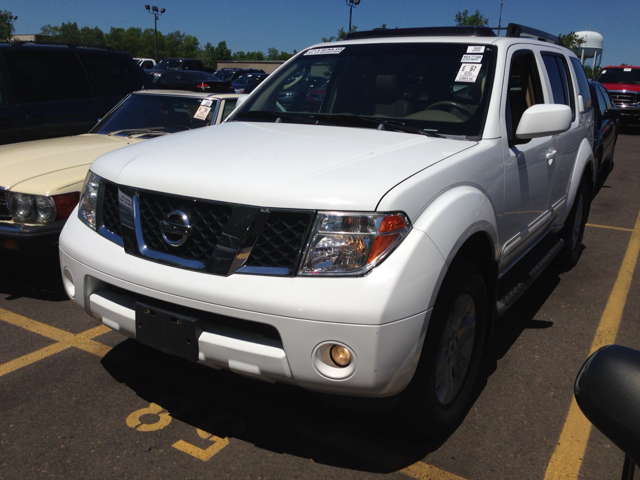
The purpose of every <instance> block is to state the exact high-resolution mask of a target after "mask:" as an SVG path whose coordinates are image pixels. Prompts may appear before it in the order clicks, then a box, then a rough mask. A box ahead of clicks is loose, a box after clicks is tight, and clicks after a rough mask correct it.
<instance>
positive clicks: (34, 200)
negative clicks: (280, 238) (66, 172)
mask: <svg viewBox="0 0 640 480" xmlns="http://www.w3.org/2000/svg"><path fill="white" fill-rule="evenodd" d="M8 197H9V198H8V200H9V213H10V214H11V218H13V221H14V222H18V223H50V222H53V221H54V220H64V219H65V218H68V217H69V214H70V213H71V210H73V208H74V207H75V206H76V204H77V203H78V192H72V193H65V194H62V195H53V196H50V195H30V194H27V193H17V192H8Z"/></svg>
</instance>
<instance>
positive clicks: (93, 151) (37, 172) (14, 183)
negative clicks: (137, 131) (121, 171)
mask: <svg viewBox="0 0 640 480" xmlns="http://www.w3.org/2000/svg"><path fill="white" fill-rule="evenodd" d="M137 142H138V140H136V139H130V138H127V137H110V136H107V135H98V134H85V135H78V136H73V137H60V138H51V139H46V140H35V141H32V142H23V143H13V144H10V145H3V146H1V147H0V186H2V187H5V188H8V189H10V190H13V191H19V192H22V193H33V194H47V193H49V192H52V193H53V192H54V191H56V190H58V189H60V188H62V187H64V186H66V185H69V184H70V183H77V181H78V180H77V178H76V177H78V176H80V177H81V178H80V182H82V181H83V180H84V177H85V175H86V172H87V170H88V169H89V165H90V164H91V162H93V161H94V160H95V159H96V158H98V157H99V156H100V155H102V154H104V153H107V152H111V151H112V150H115V149H118V148H121V147H124V146H126V145H129V144H131V143H137ZM83 172H84V173H83ZM54 179H55V180H54Z"/></svg>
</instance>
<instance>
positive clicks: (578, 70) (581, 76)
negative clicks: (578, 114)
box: [571, 57, 593, 112]
mask: <svg viewBox="0 0 640 480" xmlns="http://www.w3.org/2000/svg"><path fill="white" fill-rule="evenodd" d="M571 63H572V64H573V71H574V72H575V74H576V78H577V79H578V93H579V94H580V95H582V101H583V102H584V111H585V112H586V111H589V110H591V108H593V103H592V101H591V92H590V91H589V81H588V80H587V75H586V74H585V73H584V69H583V68H582V65H581V64H580V60H578V59H577V58H575V57H571Z"/></svg>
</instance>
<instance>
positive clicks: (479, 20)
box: [455, 10, 489, 27]
mask: <svg viewBox="0 0 640 480" xmlns="http://www.w3.org/2000/svg"><path fill="white" fill-rule="evenodd" d="M455 20H456V25H457V26H458V27H460V26H474V27H486V26H487V25H489V19H488V18H485V17H484V15H482V14H481V13H480V11H479V10H476V13H474V14H473V15H471V16H469V10H465V11H464V12H458V13H456V18H455Z"/></svg>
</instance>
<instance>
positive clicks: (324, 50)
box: [305, 47, 346, 55]
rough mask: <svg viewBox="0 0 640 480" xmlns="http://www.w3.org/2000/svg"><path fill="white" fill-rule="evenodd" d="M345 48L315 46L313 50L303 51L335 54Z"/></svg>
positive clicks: (317, 53) (316, 53) (315, 53)
mask: <svg viewBox="0 0 640 480" xmlns="http://www.w3.org/2000/svg"><path fill="white" fill-rule="evenodd" d="M345 48H346V47H333V48H316V49H315V50H309V51H308V52H305V55H337V54H338V53H340V52H341V51H343V50H344V49H345Z"/></svg>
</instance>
